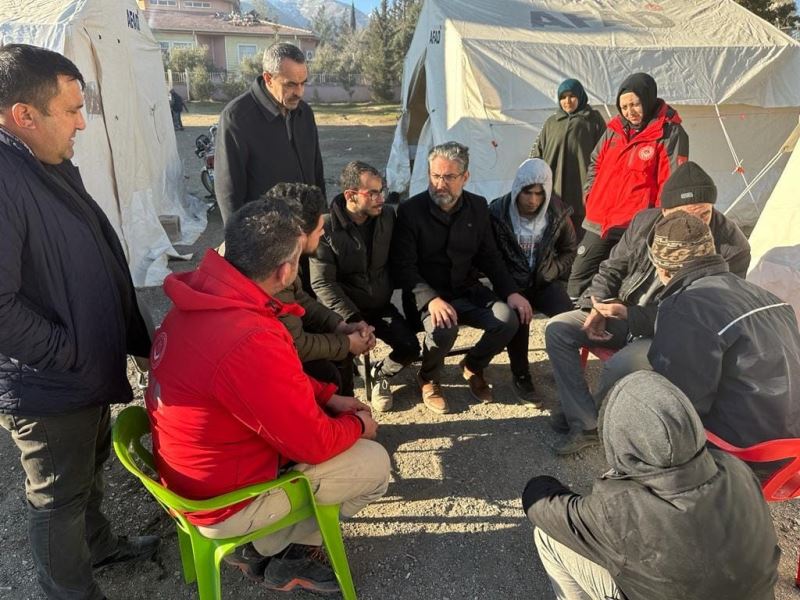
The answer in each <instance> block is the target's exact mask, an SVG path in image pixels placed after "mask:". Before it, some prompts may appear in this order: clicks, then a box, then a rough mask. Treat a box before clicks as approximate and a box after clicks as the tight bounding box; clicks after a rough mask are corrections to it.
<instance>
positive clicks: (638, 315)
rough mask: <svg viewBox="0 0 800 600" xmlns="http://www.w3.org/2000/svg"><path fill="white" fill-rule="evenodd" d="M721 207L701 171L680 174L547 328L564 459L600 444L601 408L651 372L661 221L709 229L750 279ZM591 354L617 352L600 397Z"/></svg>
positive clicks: (685, 169) (745, 247)
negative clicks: (691, 222)
mask: <svg viewBox="0 0 800 600" xmlns="http://www.w3.org/2000/svg"><path fill="white" fill-rule="evenodd" d="M716 199H717V188H716V186H715V185H714V182H713V180H712V179H711V178H710V177H709V176H708V175H707V174H706V173H705V171H703V169H701V168H700V167H699V166H698V165H697V164H696V163H693V162H687V163H685V164H683V165H681V166H680V167H678V168H677V169H676V170H675V172H674V173H673V174H672V175H671V176H670V178H669V179H668V180H667V182H666V183H665V184H664V188H663V190H662V194H661V208H660V209H658V208H653V209H647V210H643V211H641V212H640V213H638V214H637V215H636V216H635V217H634V219H633V221H632V222H631V224H630V226H629V227H628V229H627V230H626V231H625V233H624V234H623V236H622V239H621V240H620V241H619V243H618V244H617V245H616V246H615V247H614V249H613V250H612V251H611V256H610V257H609V258H608V259H606V260H605V261H603V262H602V264H601V265H600V270H599V272H598V273H597V275H595V276H594V279H592V284H591V285H590V286H589V288H588V289H587V290H586V291H585V292H584V293H583V295H582V296H581V298H580V300H579V301H578V306H579V310H574V311H570V312H567V313H563V314H561V315H558V316H557V317H554V318H552V319H550V321H549V322H548V323H547V326H546V328H545V345H546V347H547V354H548V356H549V358H550V364H551V365H552V367H553V373H554V375H555V380H556V385H557V387H558V398H559V401H560V404H561V411H562V412H557V413H555V414H554V415H553V418H552V424H553V428H554V429H556V431H559V432H561V433H568V434H569V435H568V437H567V438H566V439H565V440H564V441H563V442H561V443H559V444H558V445H557V446H556V448H555V451H556V453H557V454H561V455H566V454H572V453H574V452H578V451H580V450H581V449H583V448H586V447H588V446H591V445H594V444H596V443H597V442H598V438H597V431H596V427H597V406H599V404H600V403H601V402H602V400H603V398H604V397H605V395H606V393H608V390H609V389H611V386H612V385H613V384H614V382H615V381H617V380H618V379H620V378H621V377H623V376H624V375H627V374H628V373H631V372H633V371H636V370H639V369H649V368H650V363H649V362H648V361H647V351H648V349H649V347H650V340H651V338H652V336H653V327H654V325H655V320H656V318H655V316H656V310H657V307H658V300H659V296H660V293H661V291H662V290H663V285H662V284H661V282H660V281H659V279H658V277H657V276H656V272H655V267H653V265H652V263H651V262H650V258H649V244H650V240H652V237H653V228H654V227H655V224H656V222H657V221H658V220H659V219H660V218H661V217H662V216H666V215H669V214H674V213H675V212H684V213H690V214H693V215H695V216H697V217H698V218H700V219H702V220H703V221H705V222H706V223H707V224H709V225H710V227H711V231H712V232H713V233H714V244H715V246H716V249H717V252H718V253H719V254H720V255H721V256H722V257H723V258H724V259H725V261H726V262H727V263H728V264H729V265H730V270H731V272H732V273H734V274H736V275H738V276H740V277H744V276H745V274H746V273H747V267H748V265H749V264H750V245H749V244H748V243H747V239H746V238H745V237H744V234H742V232H741V231H740V230H739V228H738V227H737V226H736V225H735V224H734V223H733V222H732V221H729V220H728V219H727V218H726V217H725V216H724V215H723V214H722V213H720V212H719V211H717V210H715V209H714V207H713V205H714V203H715V202H716ZM584 346H590V347H591V346H600V347H605V348H611V349H613V350H617V353H616V354H615V355H614V356H613V358H611V360H609V361H607V362H606V363H605V365H604V368H603V372H602V375H601V377H600V384H599V386H598V388H597V391H596V393H595V396H594V397H593V396H592V394H591V393H590V391H589V386H588V385H587V383H586V379H585V377H584V374H583V369H582V367H581V363H580V357H579V352H580V348H581V347H584Z"/></svg>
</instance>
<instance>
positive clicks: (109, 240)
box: [0, 129, 150, 416]
mask: <svg viewBox="0 0 800 600" xmlns="http://www.w3.org/2000/svg"><path fill="white" fill-rule="evenodd" d="M149 351H150V338H149V335H148V333H147V329H146V327H145V324H144V321H143V319H142V316H141V314H140V313H139V309H138V306H137V304H136V297H135V296H134V288H133V282H132V281H131V277H130V273H129V271H128V265H127V262H126V260H125V254H124V252H123V250H122V246H121V245H120V242H119V239H118V238H117V235H116V233H115V232H114V229H113V228H112V227H111V224H110V223H109V222H108V219H107V218H106V216H105V215H104V214H103V211H102V210H101V209H100V207H99V206H98V205H97V204H96V203H95V202H94V200H93V199H92V198H91V197H90V196H89V194H88V192H86V189H85V188H84V187H83V183H82V181H81V178H80V174H79V173H78V169H77V168H75V167H74V166H73V165H72V163H71V162H69V161H65V162H63V163H61V164H60V165H57V166H53V165H48V166H44V165H43V164H42V163H40V162H39V161H38V160H37V159H36V158H34V156H33V155H32V154H31V153H30V152H29V151H28V150H27V149H26V148H25V147H24V146H22V145H21V144H20V143H19V142H18V141H17V140H15V138H13V137H11V136H9V135H8V134H7V133H5V132H4V131H3V130H2V129H0V412H3V413H11V414H21V415H30V416H44V415H60V414H66V413H69V412H74V411H77V410H80V409H82V408H86V407H89V406H97V405H106V404H110V403H116V402H129V401H130V400H131V399H132V397H133V394H132V392H131V388H130V385H129V384H128V378H127V371H126V354H133V355H135V356H142V357H145V356H148V353H149Z"/></svg>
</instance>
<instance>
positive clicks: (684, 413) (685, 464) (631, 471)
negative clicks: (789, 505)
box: [522, 371, 780, 600]
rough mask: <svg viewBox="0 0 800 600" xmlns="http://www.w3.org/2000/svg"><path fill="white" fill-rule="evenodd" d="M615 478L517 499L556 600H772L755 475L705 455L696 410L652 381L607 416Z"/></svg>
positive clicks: (767, 533)
mask: <svg viewBox="0 0 800 600" xmlns="http://www.w3.org/2000/svg"><path fill="white" fill-rule="evenodd" d="M600 418H601V424H600V427H601V430H602V439H603V443H604V445H605V453H606V459H607V460H608V463H609V465H610V466H611V470H609V471H608V472H607V473H606V474H604V475H603V476H602V477H601V478H600V479H599V480H597V481H596V482H595V484H594V487H593V489H592V493H591V494H589V495H587V496H581V495H579V494H576V493H574V492H572V491H570V490H569V489H568V488H567V487H565V486H564V485H562V484H561V483H560V482H559V481H558V480H556V479H554V478H552V477H547V476H540V477H535V478H533V479H531V480H530V481H529V482H528V485H527V486H526V487H525V491H524V492H523V495H522V503H523V507H524V509H525V512H526V514H527V516H528V518H529V519H530V520H531V521H532V522H533V524H534V525H535V526H536V529H535V531H534V537H535V540H536V547H537V549H538V551H539V556H540V558H541V560H542V563H543V565H544V567H545V570H546V571H547V574H548V575H549V577H550V581H551V583H552V585H553V589H554V590H555V592H556V597H557V598H558V599H559V600H561V599H564V600H573V599H576V600H577V599H580V600H584V599H587V598H590V599H593V600H595V599H596V600H605V599H606V598H610V599H627V600H676V599H680V600H712V599H720V600H721V599H723V598H724V599H725V600H773V599H774V597H775V594H774V587H775V582H776V580H777V568H778V559H779V557H780V550H779V548H778V546H777V540H776V537H775V531H774V529H773V526H772V519H771V517H770V513H769V509H768V507H767V504H766V502H765V501H764V499H763V496H762V495H761V488H760V486H759V483H758V480H757V479H756V477H755V475H753V473H752V472H751V471H750V469H749V467H747V465H745V464H744V463H743V462H741V461H739V460H738V459H736V458H734V457H732V456H730V455H728V454H725V453H723V452H721V451H717V450H709V449H707V448H706V446H705V444H706V437H705V430H704V429H703V424H702V423H701V422H700V417H698V415H697V413H696V412H695V410H694V408H693V407H692V404H691V402H689V399H688V398H686V396H685V395H684V394H683V392H681V391H680V390H679V389H678V388H677V387H675V386H674V385H672V384H671V383H670V382H669V381H668V380H667V379H665V378H663V377H661V376H660V375H658V374H657V373H653V372H650V371H639V372H636V373H633V374H631V375H628V376H627V377H625V378H624V379H622V380H620V381H619V382H618V383H617V385H616V386H615V387H614V388H613V389H612V390H611V392H610V393H609V395H608V399H607V400H606V403H605V407H604V410H603V412H602V413H601V417H600Z"/></svg>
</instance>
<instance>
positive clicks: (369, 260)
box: [310, 194, 396, 321]
mask: <svg viewBox="0 0 800 600" xmlns="http://www.w3.org/2000/svg"><path fill="white" fill-rule="evenodd" d="M373 218H374V219H375V230H374V233H373V236H372V248H371V249H370V252H367V248H366V245H365V242H364V240H363V239H362V238H361V234H360V233H359V231H358V227H357V226H356V224H355V223H353V220H352V219H351V218H350V217H348V216H347V208H346V207H345V198H344V195H342V194H339V195H338V196H336V197H335V198H334V199H333V202H332V203H331V212H330V214H327V215H325V233H324V234H323V236H322V239H320V244H319V247H318V248H317V254H316V256H312V257H311V261H310V268H311V287H312V289H313V290H314V293H315V294H316V295H317V299H318V300H319V301H320V302H322V303H323V304H324V305H325V306H327V307H328V308H331V309H333V310H335V311H336V312H337V313H339V314H340V315H341V316H342V318H344V319H345V320H346V321H360V320H361V315H360V312H361V311H362V310H372V309H377V308H382V307H384V306H386V305H387V304H388V303H389V302H390V301H391V299H392V292H393V290H394V286H393V284H392V280H391V277H390V276H389V265H388V263H389V248H390V246H391V242H392V232H393V231H394V223H395V219H396V216H395V212H394V208H393V207H391V206H389V205H384V207H383V210H382V211H381V214H380V215H379V216H377V217H373Z"/></svg>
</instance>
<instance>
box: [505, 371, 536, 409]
mask: <svg viewBox="0 0 800 600" xmlns="http://www.w3.org/2000/svg"><path fill="white" fill-rule="evenodd" d="M511 388H512V389H513V390H514V395H515V396H516V397H517V400H519V401H520V404H524V405H525V406H531V407H534V408H538V407H539V405H540V404H539V402H537V401H536V390H535V389H534V387H533V381H531V376H530V375H527V374H526V375H520V376H519V377H517V376H516V375H513V376H512V377H511Z"/></svg>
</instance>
